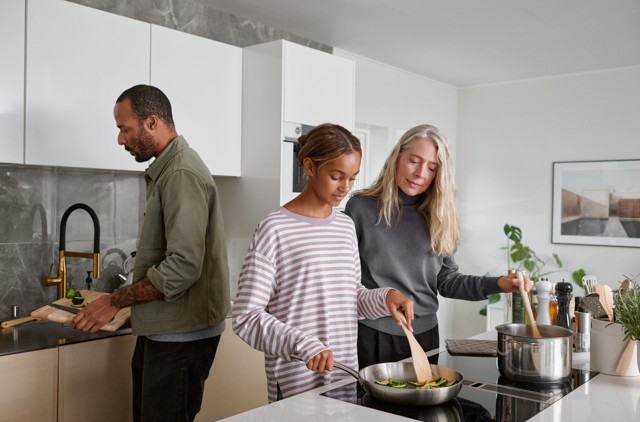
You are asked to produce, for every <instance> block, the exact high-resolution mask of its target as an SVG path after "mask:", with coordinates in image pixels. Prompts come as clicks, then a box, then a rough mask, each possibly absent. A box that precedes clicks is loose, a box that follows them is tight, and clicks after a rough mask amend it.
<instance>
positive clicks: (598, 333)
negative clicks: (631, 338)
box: [589, 318, 640, 377]
mask: <svg viewBox="0 0 640 422" xmlns="http://www.w3.org/2000/svg"><path fill="white" fill-rule="evenodd" d="M590 337H591V340H590V343H591V344H590V346H589V347H590V350H589V358H590V359H589V360H590V363H591V369H592V370H594V371H598V372H602V373H603V374H607V375H619V376H625V377H637V376H638V375H640V371H639V370H638V368H639V367H640V362H638V360H640V356H638V353H637V349H636V350H634V351H633V356H632V357H631V363H630V364H629V366H628V368H626V370H625V371H624V373H617V372H616V367H617V366H618V360H619V359H620V356H621V355H622V352H623V351H624V348H625V346H626V345H627V340H625V339H624V331H623V329H622V325H620V324H616V323H611V322H610V321H606V320H600V319H594V318H592V319H591V335H590ZM636 343H637V342H636Z"/></svg>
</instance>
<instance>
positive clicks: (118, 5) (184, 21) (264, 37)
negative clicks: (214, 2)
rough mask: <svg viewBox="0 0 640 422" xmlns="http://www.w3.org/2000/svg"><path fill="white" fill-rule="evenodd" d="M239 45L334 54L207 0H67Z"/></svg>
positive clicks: (331, 50) (317, 44) (310, 42)
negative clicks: (289, 46) (284, 43)
mask: <svg viewBox="0 0 640 422" xmlns="http://www.w3.org/2000/svg"><path fill="white" fill-rule="evenodd" d="M67 1H70V2H72V3H78V4H83V5H85V6H89V7H93V8H95V9H100V10H104V11H107V12H111V13H115V14H117V15H121V16H126V17H129V18H132V19H136V20H139V21H143V22H149V23H153V24H156V25H161V26H165V27H167V28H171V29H177V30H179V31H182V32H187V33H190V34H194V35H199V36H201V37H205V38H210V39H212V40H216V41H220V42H223V43H226V44H231V45H235V46H238V47H246V46H249V45H255V44H262V43H265V42H269V41H274V40H280V39H284V40H288V41H291V42H295V43H297V44H302V45H305V46H307V47H311V48H315V49H317V50H322V51H325V52H327V53H332V52H333V48H332V47H331V46H328V45H325V44H321V43H319V42H316V41H312V40H309V39H306V38H303V37H299V36H297V35H295V34H290V33H288V32H284V31H281V30H279V29H277V28H272V27H269V26H267V25H264V24H261V23H260V22H256V21H252V20H250V19H245V18H242V17H240V16H235V15H232V14H230V13H226V12H223V11H221V10H217V9H215V8H213V7H212V6H210V5H208V4H207V0H67Z"/></svg>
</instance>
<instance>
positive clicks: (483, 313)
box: [479, 305, 487, 316]
mask: <svg viewBox="0 0 640 422" xmlns="http://www.w3.org/2000/svg"><path fill="white" fill-rule="evenodd" d="M479 313H480V315H483V316H487V305H484V306H483V307H482V308H481V309H480V312H479Z"/></svg>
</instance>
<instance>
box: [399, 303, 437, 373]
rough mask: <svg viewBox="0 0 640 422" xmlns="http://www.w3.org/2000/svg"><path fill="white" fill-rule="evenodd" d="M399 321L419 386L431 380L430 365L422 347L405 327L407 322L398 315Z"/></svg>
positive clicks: (402, 316)
mask: <svg viewBox="0 0 640 422" xmlns="http://www.w3.org/2000/svg"><path fill="white" fill-rule="evenodd" d="M400 320H401V321H402V329H403V330H404V334H405V335H406V336H407V339H408V340H409V347H410V348H411V358H412V359H413V368H414V370H415V371H416V378H417V381H418V382H419V383H420V384H423V383H425V382H427V381H431V380H432V379H433V374H432V373H431V364H430V363H429V358H428V357H427V354H426V353H425V352H424V350H423V349H422V346H420V343H418V340H416V338H415V336H414V335H413V333H412V332H411V331H409V328H408V327H407V320H406V319H405V318H404V315H402V314H400Z"/></svg>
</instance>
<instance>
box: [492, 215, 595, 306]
mask: <svg viewBox="0 0 640 422" xmlns="http://www.w3.org/2000/svg"><path fill="white" fill-rule="evenodd" d="M503 231H504V234H505V236H506V237H507V246H506V247H503V248H502V249H506V251H507V268H513V269H515V270H521V271H522V270H524V271H526V272H527V274H528V275H529V278H530V279H531V281H533V283H537V282H538V281H539V280H540V278H542V277H545V276H547V275H549V274H552V273H555V272H558V271H560V270H561V269H562V266H563V263H562V261H561V260H560V257H559V256H558V254H555V253H554V254H551V257H549V258H545V259H543V258H542V257H540V256H539V255H538V254H537V253H536V252H535V251H534V250H533V249H532V248H531V247H529V246H526V245H525V244H523V243H522V229H520V227H517V226H513V225H510V224H505V225H504V227H503ZM551 262H552V263H553V264H554V265H555V266H556V267H557V269H555V270H547V269H546V268H547V265H549V264H550V263H551ZM585 274H586V273H585V271H584V270H583V269H582V268H580V269H578V270H576V271H574V272H573V273H572V279H573V281H574V282H575V283H576V284H577V285H578V286H580V287H582V277H584V275H585ZM516 296H517V297H518V298H519V293H517V294H514V295H513V297H516ZM500 298H501V295H500V294H499V293H496V294H492V295H490V296H489V298H488V304H492V303H496V302H498V301H500ZM480 314H481V315H485V316H486V314H487V307H486V306H484V307H483V308H482V309H481V310H480Z"/></svg>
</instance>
